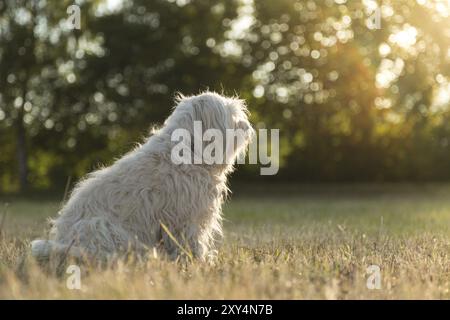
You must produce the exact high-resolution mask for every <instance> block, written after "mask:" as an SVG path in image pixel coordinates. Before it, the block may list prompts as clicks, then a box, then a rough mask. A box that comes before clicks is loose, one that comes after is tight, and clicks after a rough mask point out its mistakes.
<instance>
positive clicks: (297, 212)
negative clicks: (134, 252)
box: [0, 184, 450, 299]
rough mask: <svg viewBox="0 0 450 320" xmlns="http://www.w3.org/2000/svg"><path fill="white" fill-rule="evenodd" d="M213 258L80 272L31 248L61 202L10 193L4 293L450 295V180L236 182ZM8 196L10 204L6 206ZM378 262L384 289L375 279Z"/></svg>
mask: <svg viewBox="0 0 450 320" xmlns="http://www.w3.org/2000/svg"><path fill="white" fill-rule="evenodd" d="M233 191H234V192H233V195H232V196H231V199H230V200H229V201H228V202H227V204H226V206H225V208H224V216H225V222H224V229H225V238H224V240H223V242H222V243H221V244H220V246H219V247H218V256H217V259H216V260H215V261H214V262H210V263H200V262H192V263H188V264H185V263H180V262H171V261H166V260H165V259H162V258H161V257H153V258H151V259H150V260H148V261H145V262H133V263H131V262H121V263H118V264H115V265H114V266H112V267H110V268H106V269H91V270H88V271H89V272H85V270H83V272H82V276H81V289H80V290H76V289H75V290H72V289H69V288H68V287H67V285H66V281H67V278H68V277H69V276H70V275H69V274H62V275H61V276H59V277H57V276H54V275H52V274H48V273H46V272H43V271H42V270H41V269H40V268H39V267H38V266H37V265H36V263H34V261H33V260H32V259H31V258H30V257H29V256H28V255H27V252H28V245H29V241H30V240H32V239H34V238H35V237H39V236H43V235H45V230H46V225H47V223H46V220H47V218H48V217H50V216H54V215H55V213H56V212H57V210H58V207H59V206H60V202H59V201H58V200H57V199H51V198H50V199H49V198H46V197H43V198H40V197H36V196H35V197H32V198H23V197H12V196H10V197H8V196H3V197H0V204H1V207H0V232H1V235H0V299H28V298H33V299H78V298H82V299H449V298H450V185H445V184H442V185H437V184H421V185H411V184H407V185H406V184H404V185H403V184H402V185H396V184H385V185H362V184H356V185H325V186H324V185H287V184H284V185H272V186H267V185H258V186H248V185H247V186H233ZM6 203H8V205H6ZM371 265H375V266H378V267H379V269H380V274H379V275H380V280H381V282H380V288H379V289H369V288H368V286H367V280H368V278H369V277H370V276H371V274H368V273H367V268H368V267H369V266H371Z"/></svg>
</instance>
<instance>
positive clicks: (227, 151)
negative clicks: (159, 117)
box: [165, 92, 254, 165]
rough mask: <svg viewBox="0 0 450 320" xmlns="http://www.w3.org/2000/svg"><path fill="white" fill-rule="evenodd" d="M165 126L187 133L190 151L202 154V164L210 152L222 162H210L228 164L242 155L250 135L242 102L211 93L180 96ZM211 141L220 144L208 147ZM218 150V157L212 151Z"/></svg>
mask: <svg viewBox="0 0 450 320" xmlns="http://www.w3.org/2000/svg"><path fill="white" fill-rule="evenodd" d="M165 127H166V128H167V130H168V131H169V133H173V132H175V130H177V129H182V130H185V132H188V133H189V135H190V150H191V152H192V154H194V155H197V156H202V159H203V160H204V162H206V164H211V159H208V158H210V156H211V155H213V156H214V158H215V159H220V158H221V159H222V163H214V164H222V165H223V164H232V163H233V162H234V161H235V160H236V158H237V157H238V156H243V155H244V153H245V150H246V147H247V145H248V144H249V143H250V141H251V139H252V137H253V135H254V130H253V128H252V126H251V124H250V122H249V120H248V111H247V108H246V106H245V103H244V101H243V100H241V99H237V98H230V97H224V96H222V95H219V94H217V93H213V92H205V93H202V94H199V95H196V96H190V97H184V96H182V95H180V96H179V97H178V98H177V105H176V107H175V110H174V111H173V113H172V115H171V116H170V117H169V118H168V119H167V120H166V122H165ZM213 143H214V145H215V146H216V147H217V146H218V145H220V144H221V145H222V147H221V148H215V150H212V148H213V147H212V146H213ZM218 150H221V151H222V155H221V157H217V156H218V155H217V154H215V152H217V151H218ZM199 152H201V153H202V155H199V154H198V153H199Z"/></svg>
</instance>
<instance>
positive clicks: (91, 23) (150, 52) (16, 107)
mask: <svg viewBox="0 0 450 320" xmlns="http://www.w3.org/2000/svg"><path fill="white" fill-rule="evenodd" d="M378 2H379V3H377V1H374V0H361V1H360V0H351V1H350V0H316V1H312V0H297V1H295V0H277V1H270V0H258V1H252V0H219V1H209V0H176V1H175V0H150V1H149V0H123V1H121V0H105V1H67V0H62V1H61V0H60V1H57V0H0V148H1V149H0V151H1V152H0V191H3V192H10V191H18V190H26V189H27V188H33V189H50V188H53V187H60V186H62V185H64V183H65V181H66V180H67V177H69V176H71V177H73V178H79V177H80V176H82V175H83V174H85V173H86V172H88V171H90V170H92V169H94V168H96V167H98V166H99V164H109V163H111V162H112V161H113V159H114V157H118V156H120V155H121V154H123V153H125V152H126V151H128V150H130V149H131V148H132V147H133V145H134V143H136V141H141V140H142V137H143V136H145V135H146V134H147V131H148V129H149V127H150V126H151V125H153V124H160V123H161V122H162V121H163V120H164V119H165V117H167V115H168V114H169V113H170V111H171V108H172V106H173V97H174V94H175V93H176V92H177V91H180V92H182V93H183V94H195V93H198V92H199V91H200V90H204V89H210V90H216V91H219V92H224V93H226V94H234V93H237V94H239V95H240V96H241V97H242V98H244V99H246V100H247V103H248V105H249V108H250V110H251V112H252V122H253V123H254V124H255V126H256V127H257V128H264V127H265V128H279V129H280V138H281V141H280V152H281V160H280V161H281V170H280V172H279V173H278V175H277V176H275V177H260V176H259V174H258V173H259V171H258V168H257V167H256V166H254V165H253V166H251V165H247V166H243V167H242V168H241V169H240V170H239V171H238V173H237V176H236V178H237V179H239V178H241V179H290V180H292V179H294V180H298V181H383V180H394V181H398V180H408V181H411V180H412V181H416V180H448V179H450V121H449V118H450V109H449V99H450V93H449V91H450V87H449V75H450V72H449V71H450V69H449V62H450V50H449V44H450V23H449V21H450V18H449V14H450V8H449V6H450V4H449V2H448V1H445V0H417V1H410V0H384V1H382V4H381V1H378ZM72 4H76V5H78V6H79V7H80V12H81V28H80V29H79V30H77V29H71V28H70V26H69V25H68V24H67V18H68V16H69V15H68V13H67V8H68V7H69V6H70V5H72ZM377 10H378V11H377ZM377 14H379V17H381V20H380V21H378V22H380V25H377V23H373V22H374V21H375V22H377V21H376V19H375V18H376V17H377ZM373 17H375V18H374V19H372V18H373ZM378 27H379V28H378Z"/></svg>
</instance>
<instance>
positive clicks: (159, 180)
mask: <svg viewBox="0 0 450 320" xmlns="http://www.w3.org/2000/svg"><path fill="white" fill-rule="evenodd" d="M194 121H197V122H198V121H200V122H201V124H202V127H203V129H205V130H207V129H216V131H217V130H219V131H220V132H221V133H222V134H223V137H226V133H225V131H226V130H229V129H233V130H236V129H241V131H243V132H245V135H244V136H245V138H244V139H237V140H238V142H237V143H236V144H235V143H233V146H234V147H233V150H232V154H231V158H233V159H232V160H233V161H232V162H234V160H236V158H237V157H238V156H239V155H242V154H243V153H245V150H246V146H247V145H248V143H249V142H250V140H251V138H252V136H253V132H254V131H253V129H252V127H251V125H250V123H249V121H248V118H247V110H246V107H245V104H244V102H243V101H242V100H239V99H236V98H227V97H223V96H221V95H219V94H216V93H211V92H206V93H203V94H200V95H198V96H192V97H183V96H180V97H179V98H178V99H177V106H176V107H175V109H174V111H173V113H172V114H171V115H170V117H169V118H168V119H167V120H166V121H165V123H164V125H163V127H162V128H161V129H159V130H155V131H154V132H153V133H152V135H151V136H150V137H149V138H148V139H147V140H146V142H145V143H144V144H143V145H140V146H138V147H137V148H136V149H135V150H133V151H131V152H130V153H128V154H127V155H125V156H124V157H122V158H121V159H119V160H118V161H116V162H115V163H114V164H113V165H112V166H110V167H107V168H104V169H100V170H98V171H95V172H93V173H91V174H89V175H88V177H87V178H86V179H85V180H83V181H81V182H80V183H78V185H77V186H76V187H75V189H74V190H73V191H72V194H71V196H70V198H69V200H68V201H67V203H66V204H65V205H64V207H63V208H62V209H61V211H60V212H59V216H58V217H57V218H56V219H55V220H54V221H53V227H52V230H51V233H50V240H34V241H33V242H32V244H31V246H32V255H33V256H35V257H36V258H38V259H41V260H42V259H48V258H49V257H50V256H51V255H53V254H68V255H70V256H73V257H82V256H87V257H90V258H105V257H109V256H112V255H117V254H120V253H124V252H128V251H129V250H133V251H135V252H139V253H143V252H147V250H148V249H149V248H157V249H159V250H162V251H164V252H166V253H168V255H169V257H171V258H176V257H177V256H179V255H180V254H182V253H183V252H190V253H192V256H194V257H196V258H199V259H204V258H205V257H206V256H208V255H209V254H210V253H212V252H213V251H214V250H213V249H214V243H215V240H217V239H218V238H219V237H220V236H221V234H222V228H221V225H222V223H221V219H222V213H221V207H222V203H223V201H224V199H225V198H226V195H227V192H228V188H227V185H226V178H227V174H228V173H230V172H231V171H232V170H233V163H232V162H231V163H230V161H226V163H214V164H204V163H202V164H175V163H174V162H173V161H172V157H171V151H172V149H173V147H174V146H175V144H176V142H174V141H173V138H172V134H173V133H174V131H175V130H177V129H184V130H186V131H187V132H189V133H190V134H191V135H194ZM193 139H195V137H193ZM233 139H234V138H233ZM192 141H194V140H192ZM229 142H230V141H224V143H229ZM228 151H229V150H228ZM193 152H194V151H193ZM228 158H229V156H228Z"/></svg>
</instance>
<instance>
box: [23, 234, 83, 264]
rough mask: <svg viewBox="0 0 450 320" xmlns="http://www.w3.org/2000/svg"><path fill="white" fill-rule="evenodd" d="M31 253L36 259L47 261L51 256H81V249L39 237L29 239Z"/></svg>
mask: <svg viewBox="0 0 450 320" xmlns="http://www.w3.org/2000/svg"><path fill="white" fill-rule="evenodd" d="M31 255H32V256H33V257H34V258H35V259H36V260H38V261H48V260H50V259H51V258H52V257H59V258H61V257H63V258H67V257H73V258H82V257H83V254H82V252H81V250H80V249H79V248H77V247H75V246H72V245H67V244H61V243H58V242H56V241H54V240H40V239H38V240H34V241H31Z"/></svg>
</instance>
